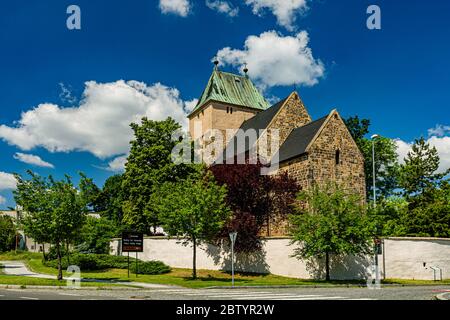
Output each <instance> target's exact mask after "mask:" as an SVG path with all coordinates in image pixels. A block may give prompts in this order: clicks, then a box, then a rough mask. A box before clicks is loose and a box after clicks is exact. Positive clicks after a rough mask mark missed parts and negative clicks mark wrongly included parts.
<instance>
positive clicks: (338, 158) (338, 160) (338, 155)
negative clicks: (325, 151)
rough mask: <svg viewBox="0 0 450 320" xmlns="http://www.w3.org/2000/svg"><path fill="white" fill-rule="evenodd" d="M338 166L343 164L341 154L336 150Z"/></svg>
mask: <svg viewBox="0 0 450 320" xmlns="http://www.w3.org/2000/svg"><path fill="white" fill-rule="evenodd" d="M334 158H335V161H336V164H340V163H341V152H340V151H339V149H338V150H336V154H335V156H334Z"/></svg>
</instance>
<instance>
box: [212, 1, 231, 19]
mask: <svg viewBox="0 0 450 320" xmlns="http://www.w3.org/2000/svg"><path fill="white" fill-rule="evenodd" d="M206 6H207V7H208V8H210V9H211V10H214V11H217V12H219V13H222V14H225V15H227V16H229V17H236V16H237V15H238V14H239V8H238V7H235V6H233V4H231V3H230V2H229V1H223V0H206Z"/></svg>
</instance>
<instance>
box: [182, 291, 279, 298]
mask: <svg viewBox="0 0 450 320" xmlns="http://www.w3.org/2000/svg"><path fill="white" fill-rule="evenodd" d="M258 294H274V293H273V292H263V291H261V292H257V291H255V292H223V291H222V292H201V293H200V292H196V293H185V294H184V295H186V296H208V297H214V296H223V297H234V296H242V295H244V296H245V295H258Z"/></svg>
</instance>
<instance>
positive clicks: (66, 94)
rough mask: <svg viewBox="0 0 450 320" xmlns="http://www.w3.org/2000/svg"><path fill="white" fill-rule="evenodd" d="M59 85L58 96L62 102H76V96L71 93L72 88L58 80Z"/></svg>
mask: <svg viewBox="0 0 450 320" xmlns="http://www.w3.org/2000/svg"><path fill="white" fill-rule="evenodd" d="M59 87H60V89H61V93H60V94H59V98H60V99H61V101H62V102H67V103H70V104H74V103H76V102H77V98H76V97H74V96H73V95H72V88H71V87H70V86H69V87H67V86H66V85H65V84H64V83H62V82H60V83H59Z"/></svg>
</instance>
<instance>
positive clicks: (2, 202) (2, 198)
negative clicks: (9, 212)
mask: <svg viewBox="0 0 450 320" xmlns="http://www.w3.org/2000/svg"><path fill="white" fill-rule="evenodd" d="M5 203H6V198H5V197H3V196H0V204H5Z"/></svg>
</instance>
